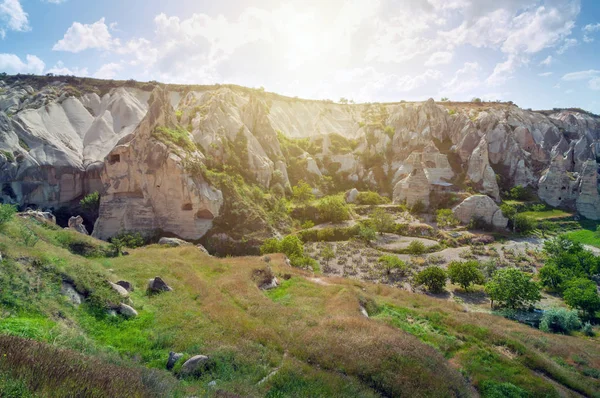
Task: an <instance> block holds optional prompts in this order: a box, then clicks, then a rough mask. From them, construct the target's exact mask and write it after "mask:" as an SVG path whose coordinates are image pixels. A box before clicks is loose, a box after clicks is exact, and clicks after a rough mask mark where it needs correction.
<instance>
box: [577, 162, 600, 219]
mask: <svg viewBox="0 0 600 398" xmlns="http://www.w3.org/2000/svg"><path fill="white" fill-rule="evenodd" d="M577 211H578V212H579V214H581V215H582V216H584V217H586V218H589V219H590V220H599V219H600V194H599V193H598V163H596V161H595V160H588V161H587V162H585V163H584V164H583V168H582V170H581V182H580V183H579V196H578V197H577Z"/></svg>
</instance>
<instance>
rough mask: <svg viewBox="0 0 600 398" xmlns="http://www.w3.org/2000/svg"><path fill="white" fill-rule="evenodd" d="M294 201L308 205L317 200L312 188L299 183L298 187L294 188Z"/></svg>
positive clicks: (304, 183)
mask: <svg viewBox="0 0 600 398" xmlns="http://www.w3.org/2000/svg"><path fill="white" fill-rule="evenodd" d="M292 193H293V196H294V200H295V201H297V202H299V203H308V202H311V201H313V200H314V199H315V195H314V194H313V192H312V188H311V186H310V185H308V184H307V183H306V182H304V181H299V182H298V185H296V186H294V187H293V188H292Z"/></svg>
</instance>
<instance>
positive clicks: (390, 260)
mask: <svg viewBox="0 0 600 398" xmlns="http://www.w3.org/2000/svg"><path fill="white" fill-rule="evenodd" d="M379 262H380V263H381V264H382V265H383V269H384V270H385V273H386V275H387V276H390V275H391V274H392V271H394V270H398V271H399V272H400V274H402V275H404V273H405V272H406V269H407V266H406V263H405V262H404V261H402V260H400V259H399V258H398V257H397V256H394V255H391V254H386V255H385V256H381V257H379Z"/></svg>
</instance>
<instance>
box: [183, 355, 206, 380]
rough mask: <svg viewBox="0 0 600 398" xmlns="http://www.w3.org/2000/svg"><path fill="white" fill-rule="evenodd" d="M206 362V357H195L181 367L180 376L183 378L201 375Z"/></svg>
mask: <svg viewBox="0 0 600 398" xmlns="http://www.w3.org/2000/svg"><path fill="white" fill-rule="evenodd" d="M208 361H209V358H208V357H207V356H206V355H195V356H193V357H191V358H190V359H188V360H187V361H185V363H184V364H183V365H182V366H181V374H182V375H183V376H191V375H198V374H200V373H202V371H203V370H204V368H205V367H206V364H207V363H208Z"/></svg>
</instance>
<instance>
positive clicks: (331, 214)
mask: <svg viewBox="0 0 600 398" xmlns="http://www.w3.org/2000/svg"><path fill="white" fill-rule="evenodd" d="M317 208H318V209H319V218H320V219H321V220H322V221H325V222H327V221H331V222H333V223H338V222H341V221H345V220H348V219H349V218H350V209H349V207H348V205H347V204H346V201H345V200H344V199H342V198H341V197H339V196H327V197H325V198H323V199H321V200H320V201H319V203H318V205H317Z"/></svg>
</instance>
